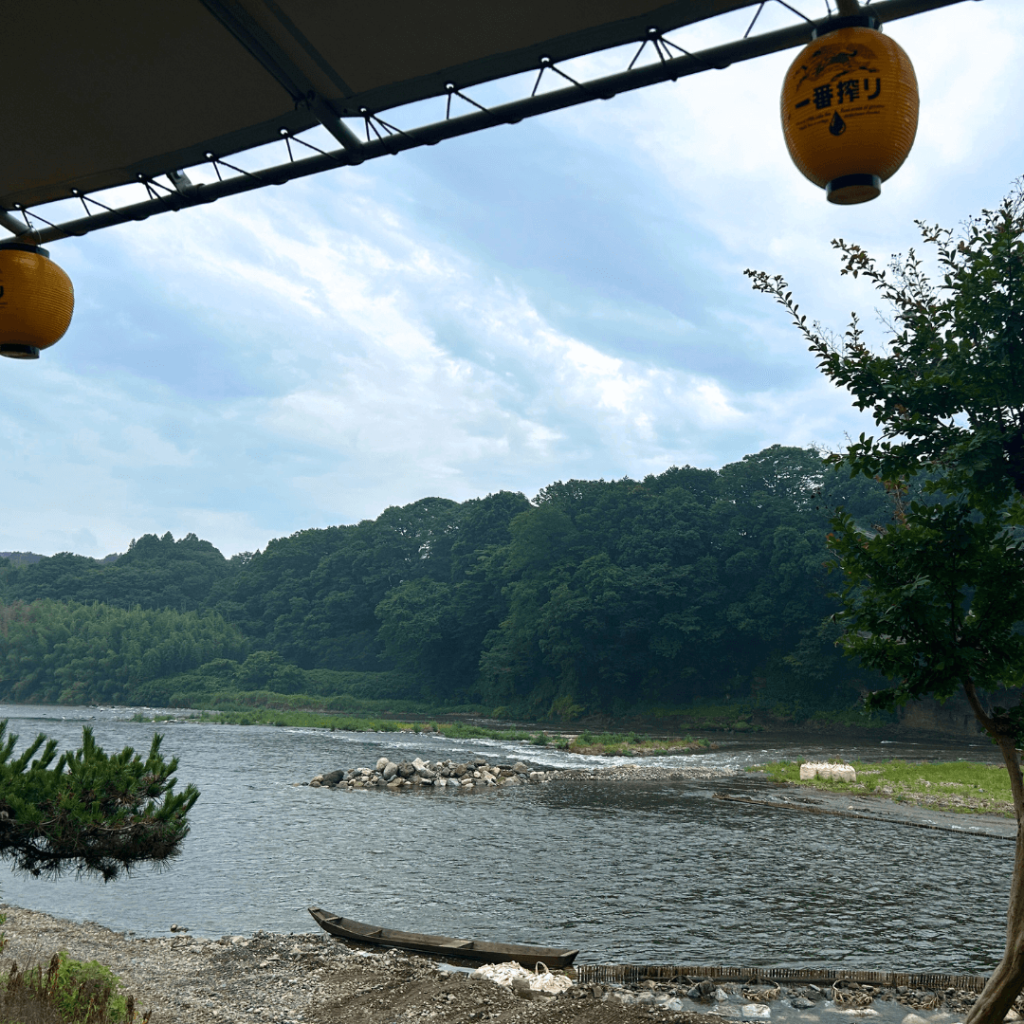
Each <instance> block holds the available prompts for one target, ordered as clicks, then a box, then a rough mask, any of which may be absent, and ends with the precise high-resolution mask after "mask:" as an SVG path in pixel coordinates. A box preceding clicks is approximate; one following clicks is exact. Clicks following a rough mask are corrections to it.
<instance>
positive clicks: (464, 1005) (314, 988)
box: [0, 905, 722, 1024]
mask: <svg viewBox="0 0 1024 1024" xmlns="http://www.w3.org/2000/svg"><path fill="white" fill-rule="evenodd" d="M0 912H3V913H6V914H7V924H6V925H5V931H6V933H7V939H8V944H7V948H6V950H5V952H4V954H3V957H2V958H0V959H2V961H3V965H4V969H7V968H9V966H10V962H11V961H12V960H15V961H17V963H18V965H19V967H22V968H24V967H27V966H29V965H30V964H33V963H37V962H44V963H45V962H46V961H48V960H49V958H50V957H51V956H52V955H53V953H54V952H55V951H56V950H58V949H65V950H67V951H68V953H69V954H70V955H71V956H72V957H74V958H75V959H77V960H98V961H99V962H100V963H102V964H106V965H107V966H108V967H110V968H111V970H113V971H114V973H115V974H116V975H117V976H118V977H119V978H120V979H121V980H122V982H123V983H124V985H125V987H126V989H127V990H128V991H129V992H132V993H133V994H134V995H135V998H136V1003H137V1005H138V1007H139V1009H140V1011H143V1012H144V1011H145V1010H147V1009H152V1010H153V1016H152V1019H151V1024H242V1022H245V1024H252V1022H258V1024H390V1022H392V1021H395V1022H398V1021H402V1022H407V1021H436V1022H438V1024H469V1022H478V1021H489V1022H493V1024H640V1022H647V1024H649V1022H650V1021H652V1020H658V1021H665V1022H666V1024H668V1022H672V1024H721V1021H722V1018H720V1017H715V1016H712V1015H708V1014H701V1013H685V1012H684V1013H678V1012H668V1011H666V1010H663V1009H659V1008H657V1007H654V1006H649V1005H641V1004H637V1005H631V1006H623V1005H622V1004H621V1003H619V1002H618V1000H615V999H608V998H607V996H608V989H607V988H606V987H604V986H594V987H589V986H588V987H580V986H577V987H575V988H574V989H573V990H572V991H571V993H570V994H566V995H562V996H558V997H556V998H550V999H542V1000H525V999H522V998H520V997H518V996H516V995H514V994H513V993H512V992H511V991H509V990H508V989H505V988H501V987H500V986H498V985H495V984H493V983H491V982H489V981H483V980H476V979H472V978H470V977H469V974H468V973H466V972H464V971H454V972H453V971H451V970H441V969H439V968H438V965H437V964H436V963H434V962H432V961H429V960H427V959H425V958H423V957H415V956H409V955H405V954H403V953H399V952H397V951H389V952H386V953H379V954H373V953H364V952H355V951H353V950H352V949H351V948H349V947H347V946H345V945H344V944H343V943H340V942H337V941H334V940H331V939H330V938H328V937H327V936H326V935H324V936H320V935H275V934H270V933H264V932H257V933H256V934H255V935H251V936H232V937H227V936H226V937H224V938H222V939H214V940H204V939H193V938H192V937H191V936H188V935H181V934H179V935H174V936H172V937H169V938H160V939H141V938H131V937H129V936H127V935H125V934H124V933H121V932H112V931H109V930H108V929H106V928H102V927H100V926H99V925H96V924H92V923H89V922H86V923H84V924H77V923H75V922H72V921H64V920H61V919H59V918H55V917H51V916H49V915H47V914H40V913H37V912H35V911H32V910H23V909H21V908H19V907H12V906H6V905H3V906H0ZM602 997H604V998H602Z"/></svg>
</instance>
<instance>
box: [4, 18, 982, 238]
mask: <svg viewBox="0 0 1024 1024" xmlns="http://www.w3.org/2000/svg"><path fill="white" fill-rule="evenodd" d="M211 2H213V3H215V2H216V0H211ZM962 2H965V0H878V2H875V3H868V4H865V5H864V6H863V7H859V8H857V9H858V10H859V11H861V12H862V13H865V14H873V15H875V16H876V17H877V18H878V19H879V20H880V21H881V22H883V23H884V22H886V21H894V20H896V19H899V18H906V17H910V16H911V15H915V14H921V13H923V12H925V11H931V10H935V9H938V8H941V7H948V6H951V5H952V4H955V3H962ZM768 3H776V4H780V5H781V6H782V7H784V8H785V9H786V10H788V11H790V12H791V13H793V14H794V15H796V16H797V17H798V19H799V20H798V21H797V22H796V23H795V24H793V25H791V26H787V27H786V28H782V29H777V30H774V31H771V32H765V33H763V34H761V35H752V34H751V33H752V31H753V29H754V28H755V26H756V23H757V20H758V18H759V17H760V15H761V12H762V11H763V10H764V8H765V7H766V5H767V4H768ZM836 3H837V6H838V7H839V14H838V15H829V16H827V17H823V18H818V19H811V18H808V17H807V16H806V15H804V14H802V13H801V12H800V11H799V10H797V9H796V8H795V7H793V6H792V5H791V4H790V3H787V2H786V0H762V2H761V3H760V4H759V5H758V7H757V11H756V12H755V14H754V17H753V20H752V21H751V23H750V26H749V28H748V29H747V31H746V33H745V35H744V36H743V38H742V39H737V40H734V41H733V42H729V43H725V44H723V45H720V46H715V47H711V48H709V49H706V50H702V51H699V52H696V53H690V52H688V51H687V50H684V49H682V48H681V47H680V46H678V45H677V44H676V43H674V42H672V41H671V40H669V39H668V38H666V36H664V35H663V34H662V33H661V32H659V31H658V30H656V29H650V30H648V33H647V35H646V36H645V37H643V38H641V39H638V40H636V43H637V44H638V46H639V49H638V50H637V52H636V54H635V56H634V57H633V59H632V61H631V62H630V64H629V66H628V67H627V68H626V69H625V70H624V71H620V72H618V73H616V74H611V75H606V76H604V77H601V78H596V79H592V80H590V81H582V82H581V81H576V80H575V79H574V78H572V77H570V76H569V75H568V74H567V73H566V72H565V71H564V70H563V69H561V68H560V67H558V66H557V65H556V64H555V63H554V62H553V61H551V60H550V59H549V58H543V57H542V58H541V61H540V66H539V67H538V68H537V78H536V80H535V82H534V86H533V90H532V92H531V94H530V95H529V96H527V97H525V98H523V99H519V100H513V101H511V102H508V103H502V104H500V105H498V106H493V107H485V106H483V105H481V104H480V103H478V102H477V101H476V100H474V99H473V98H472V97H470V96H469V95H468V94H467V93H466V92H465V91H463V90H460V88H459V87H458V85H457V83H454V82H451V83H448V84H447V86H446V95H444V96H442V97H441V100H442V102H444V104H445V116H444V119H443V120H440V121H435V122H433V123H431V124H425V125H421V126H419V127H413V128H405V129H403V128H399V127H397V126H395V125H394V124H392V123H390V121H386V120H384V119H383V118H382V117H380V115H379V113H375V112H372V111H369V110H363V111H361V117H362V125H361V128H362V134H363V135H364V136H365V139H361V138H360V137H359V135H357V134H356V132H355V131H353V130H352V129H351V128H350V127H349V125H347V124H346V123H345V122H344V121H342V120H341V119H339V118H337V117H334V115H333V113H332V112H327V113H330V116H327V115H326V114H325V116H322V117H321V116H320V115H319V113H318V114H317V116H318V118H319V120H320V122H321V124H323V126H324V127H325V128H326V129H327V130H328V131H329V132H330V133H331V134H332V135H333V136H334V138H336V139H337V140H338V142H339V143H341V146H340V148H338V149H334V150H323V149H321V148H319V147H317V146H315V145H313V144H312V143H311V142H309V141H307V140H305V139H303V138H301V135H302V134H303V133H302V132H291V131H289V130H288V129H286V128H282V129H281V130H280V134H281V145H282V146H283V147H284V149H285V150H286V152H287V160H286V161H285V162H283V163H279V164H275V165H272V166H269V167H266V168H264V169H262V170H259V171H248V170H244V169H243V168H241V167H239V166H237V165H236V164H233V163H230V162H229V161H228V160H226V159H224V158H223V157H221V156H218V155H217V154H216V153H207V154H206V165H208V166H210V167H211V168H212V170H213V172H214V173H215V174H216V177H217V181H215V182H210V183H208V184H193V183H192V182H191V181H190V180H189V177H188V175H187V174H186V173H185V172H184V171H183V170H180V169H177V168H169V169H168V170H167V171H166V172H164V174H165V176H166V178H167V182H168V183H167V184H164V183H163V182H161V181H158V180H157V179H156V178H155V177H153V176H146V175H141V174H140V175H139V176H138V182H137V186H138V187H139V188H141V189H143V190H144V191H145V198H144V199H141V200H140V201H138V202H127V203H124V204H122V205H119V206H116V207H115V206H109V205H107V204H106V203H104V202H103V201H102V200H100V199H99V198H97V195H98V194H92V195H87V194H85V193H82V192H79V191H77V190H74V191H73V192H72V193H71V195H70V196H68V197H67V198H75V199H78V200H80V201H81V204H82V206H83V208H84V210H85V216H82V217H78V218H76V219H72V220H66V221H63V222H60V223H54V222H52V221H50V220H48V219H47V218H46V217H45V216H43V214H42V213H40V212H39V210H40V207H32V208H29V207H20V206H19V207H16V208H14V209H12V210H5V209H0V227H3V228H5V229H6V230H7V231H8V232H10V233H11V235H12V236H14V237H13V238H8V239H7V241H14V240H17V241H20V242H24V243H29V244H34V245H45V244H47V243H49V242H54V241H57V240H59V239H61V238H69V237H81V236H83V235H87V234H89V233H90V232H93V231H98V230H99V229H101V228H106V227H112V226H114V225H117V224H125V223H128V222H129V221H139V220H146V219H147V218H149V217H152V216H154V215H156V214H159V213H167V212H171V211H179V210H184V209H188V208H190V207H193V206H202V205H204V204H206V203H212V202H215V201H216V200H218V199H221V198H224V197H225V196H231V195H238V194H240V193H243V192H250V191H253V190H255V189H258V188H264V187H265V186H267V185H283V184H284V183H285V182H287V181H291V180H292V179H294V178H301V177H305V176H306V175H309V174H317V173H319V172H320V171H326V170H331V169H333V168H337V167H346V166H354V165H357V164H361V163H364V162H365V161H367V160H374V159H376V158H377V157H382V156H391V155H394V154H396V153H401V152H404V151H405V150H409V149H416V148H418V147H420V146H433V145H436V144H437V143H438V142H441V141H443V140H445V139H452V138H457V137H458V136H461V135H469V134H471V133H473V132H477V131H481V130H483V129H485V128H493V127H496V126H498V125H510V124H517V123H518V122H520V121H522V120H524V119H525V118H528V117H536V116H538V115H539V114H545V113H548V112H550V111H554V110H562V109H565V108H567V107H573V106H577V105H579V104H581V103H589V102H591V101H593V100H598V99H601V100H609V99H612V98H613V97H614V96H616V95H617V94H618V93H622V92H629V91H631V90H634V89H641V88H643V87H644V86H648V85H654V84H656V83H659V82H667V81H677V80H678V79H680V78H685V77H687V76H689V75H695V74H699V73H700V72H703V71H710V70H723V69H725V68H727V67H729V66H730V65H731V64H738V63H740V62H742V61H747V60H752V59H753V58H755V57H763V56H765V55H767V54H770V53H777V52H779V51H781V50H787V49H791V48H792V47H796V46H801V45H804V44H806V43H808V42H809V41H810V40H811V39H812V38H813V35H814V33H815V32H816V31H817V32H821V31H825V30H827V27H828V25H829V22H830V21H832V20H833V19H834V18H835V17H837V16H842V15H843V14H845V13H847V12H848V11H850V10H851V9H853V3H852V2H851V0H836ZM648 46H650V47H651V51H647V48H648ZM645 51H647V52H651V53H653V54H655V55H656V56H657V58H658V59H657V60H653V61H652V62H651V63H648V64H642V65H641V64H638V61H639V59H640V57H641V56H642V55H643V54H644V52H645ZM548 73H550V74H551V75H555V76H560V77H561V78H562V79H563V80H564V81H565V82H566V83H567V84H566V85H565V86H563V87H560V88H557V89H552V90H550V91H547V92H543V93H539V92H538V89H539V87H540V85H541V82H542V80H543V78H544V76H545V75H547V74H548ZM455 99H458V100H461V101H464V102H465V103H466V104H468V105H469V106H471V107H472V108H474V109H473V110H471V111H470V112H468V113H465V114H461V115H456V116H453V115H452V102H453V100H455ZM390 116H393V115H390V114H389V117H390ZM357 123H358V122H357ZM303 149H305V150H309V151H310V155H305V156H296V150H299V151H300V152H301V150H303ZM234 159H236V160H237V159H238V158H237V157H235V158H234ZM200 166H203V165H200ZM61 201H62V200H56V202H61ZM65 201H66V200H65ZM46 205H49V204H46ZM46 205H43V206H42V208H43V209H45V208H46Z"/></svg>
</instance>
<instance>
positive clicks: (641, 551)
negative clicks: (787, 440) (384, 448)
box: [0, 445, 891, 718]
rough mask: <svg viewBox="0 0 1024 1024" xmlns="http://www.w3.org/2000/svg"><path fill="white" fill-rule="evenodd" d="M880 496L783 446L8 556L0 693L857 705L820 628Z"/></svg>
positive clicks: (89, 697)
mask: <svg viewBox="0 0 1024 1024" xmlns="http://www.w3.org/2000/svg"><path fill="white" fill-rule="evenodd" d="M837 506H843V507H845V508H846V510H847V511H848V512H850V513H851V514H852V515H853V516H854V517H855V519H856V520H857V521H858V522H860V523H862V524H863V526H864V528H865V529H867V530H870V529H871V527H872V525H873V524H877V523H882V522H885V521H887V520H888V519H890V518H891V509H890V508H889V507H888V504H887V499H886V496H885V493H884V491H883V489H882V488H881V487H880V486H878V485H875V484H874V483H873V482H872V481H869V480H866V479H865V478H857V479H850V478H848V477H847V476H845V475H844V474H841V473H837V472H835V471H834V470H831V469H829V468H827V467H826V464H825V463H824V461H823V459H822V457H821V455H820V453H819V452H817V451H815V450H813V449H800V448H789V447H782V446H778V445H776V446H773V447H771V448H768V449H766V450H765V451H762V452H759V453H758V454H756V455H749V456H746V457H745V458H744V459H743V460H742V461H740V462H737V463H733V464H730V465H727V466H725V467H723V468H722V469H721V470H717V471H716V470H709V469H693V468H691V467H682V468H672V469H669V470H667V471H665V472H664V473H661V474H658V475H651V476H648V477H645V478H644V479H643V480H631V479H622V480H616V481H604V480H598V481H581V480H570V481H567V482H565V483H562V482H558V483H553V484H551V485H550V486H548V487H545V488H544V489H543V490H541V492H540V493H539V494H538V495H537V496H536V498H535V499H534V500H533V501H532V502H531V501H529V500H527V498H526V497H524V496H523V495H522V494H519V493H511V492H507V491H502V492H499V493H497V494H491V495H488V496H487V497H486V498H475V499H471V500H469V501H464V502H461V503H459V502H455V501H450V500H448V499H444V498H423V499H421V500H420V501H416V502H413V503H412V504H410V505H406V506H403V507H393V508H389V509H387V510H385V511H384V512H383V513H382V514H381V515H380V516H379V517H378V518H377V519H374V520H365V521H363V522H360V523H358V524H354V525H347V526H333V527H329V528H326V529H309V530H302V531H299V532H298V533H295V534H293V535H292V536H290V537H284V538H279V539H276V540H273V541H271V542H270V543H269V544H268V545H267V547H266V549H265V550H264V551H262V552H256V553H243V554H239V555H236V556H234V557H232V558H224V557H223V556H222V555H221V553H220V552H219V551H218V550H217V549H216V548H215V547H214V546H213V545H212V544H210V543H209V542H208V541H203V540H200V539H199V538H198V537H196V536H195V535H194V534H189V535H188V536H186V537H183V538H181V539H179V540H175V539H174V538H173V537H172V536H171V534H170V533H167V534H165V535H164V536H163V537H157V536H155V535H146V536H143V537H140V538H139V539H137V540H135V541H133V542H132V544H131V545H130V547H129V549H128V551H127V552H125V553H124V554H122V555H120V556H119V557H118V558H117V559H116V560H111V559H109V558H108V559H106V560H104V561H103V562H98V561H96V560H94V559H91V558H85V557H82V556H78V555H73V554H58V555H54V556H53V557H50V558H42V559H40V560H38V561H35V562H28V561H26V560H24V559H22V560H20V562H19V564H12V563H11V562H10V561H7V560H0V602H2V605H0V700H16V701H48V702H57V701H59V702H65V703H82V702H119V703H130V704H134V703H145V704H182V703H199V702H200V699H201V698H202V696H203V695H204V694H205V695H209V694H211V693H215V692H221V691H237V692H245V691H249V692H252V691H261V692H262V691H267V692H271V693H279V694H297V693H313V694H319V695H321V696H322V697H324V698H325V699H326V698H331V697H339V696H344V695H346V694H347V695H349V696H352V697H364V698H372V697H378V698H382V699H385V700H396V701H398V700H403V699H404V700H410V701H420V702H425V703H427V704H430V705H432V706H435V707H440V706H451V707H455V706H465V705H475V706H479V707H484V708H487V709H490V710H499V711H500V712H501V713H505V714H509V715H517V716H531V717H543V716H548V715H554V716H561V717H563V718H571V717H574V716H577V715H580V714H582V713H584V712H587V713H596V712H604V713H610V714H616V715H620V714H626V713H629V712H632V711H637V710H654V709H659V708H675V707H680V706H683V705H687V704H690V703H692V702H694V701H747V702H754V703H760V704H764V703H766V702H768V703H783V704H785V703H789V704H791V705H793V706H805V707H811V706H814V707H820V706H823V705H829V704H832V705H836V706H838V705H849V704H851V703H852V702H853V701H854V700H855V699H856V697H857V694H858V693H859V692H860V691H862V690H864V689H866V688H874V687H875V686H877V685H879V681H878V679H877V677H874V676H872V675H871V674H870V673H868V672H866V671H865V670H863V669H861V668H859V667H858V666H857V665H856V663H854V662H850V661H844V659H843V658H842V657H841V655H840V653H839V651H838V650H837V649H836V647H835V644H834V640H835V635H834V627H833V626H831V625H830V623H829V621H828V620H829V616H830V615H831V614H832V613H833V612H834V611H835V610H836V608H837V605H836V603H835V600H834V599H833V598H832V597H830V596H829V592H830V590H831V589H834V588H835V586H836V582H835V581H829V579H828V578H827V563H828V555H827V552H826V546H825V535H826V526H827V515H828V512H829V511H830V510H831V509H834V508H836V507H837Z"/></svg>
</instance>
